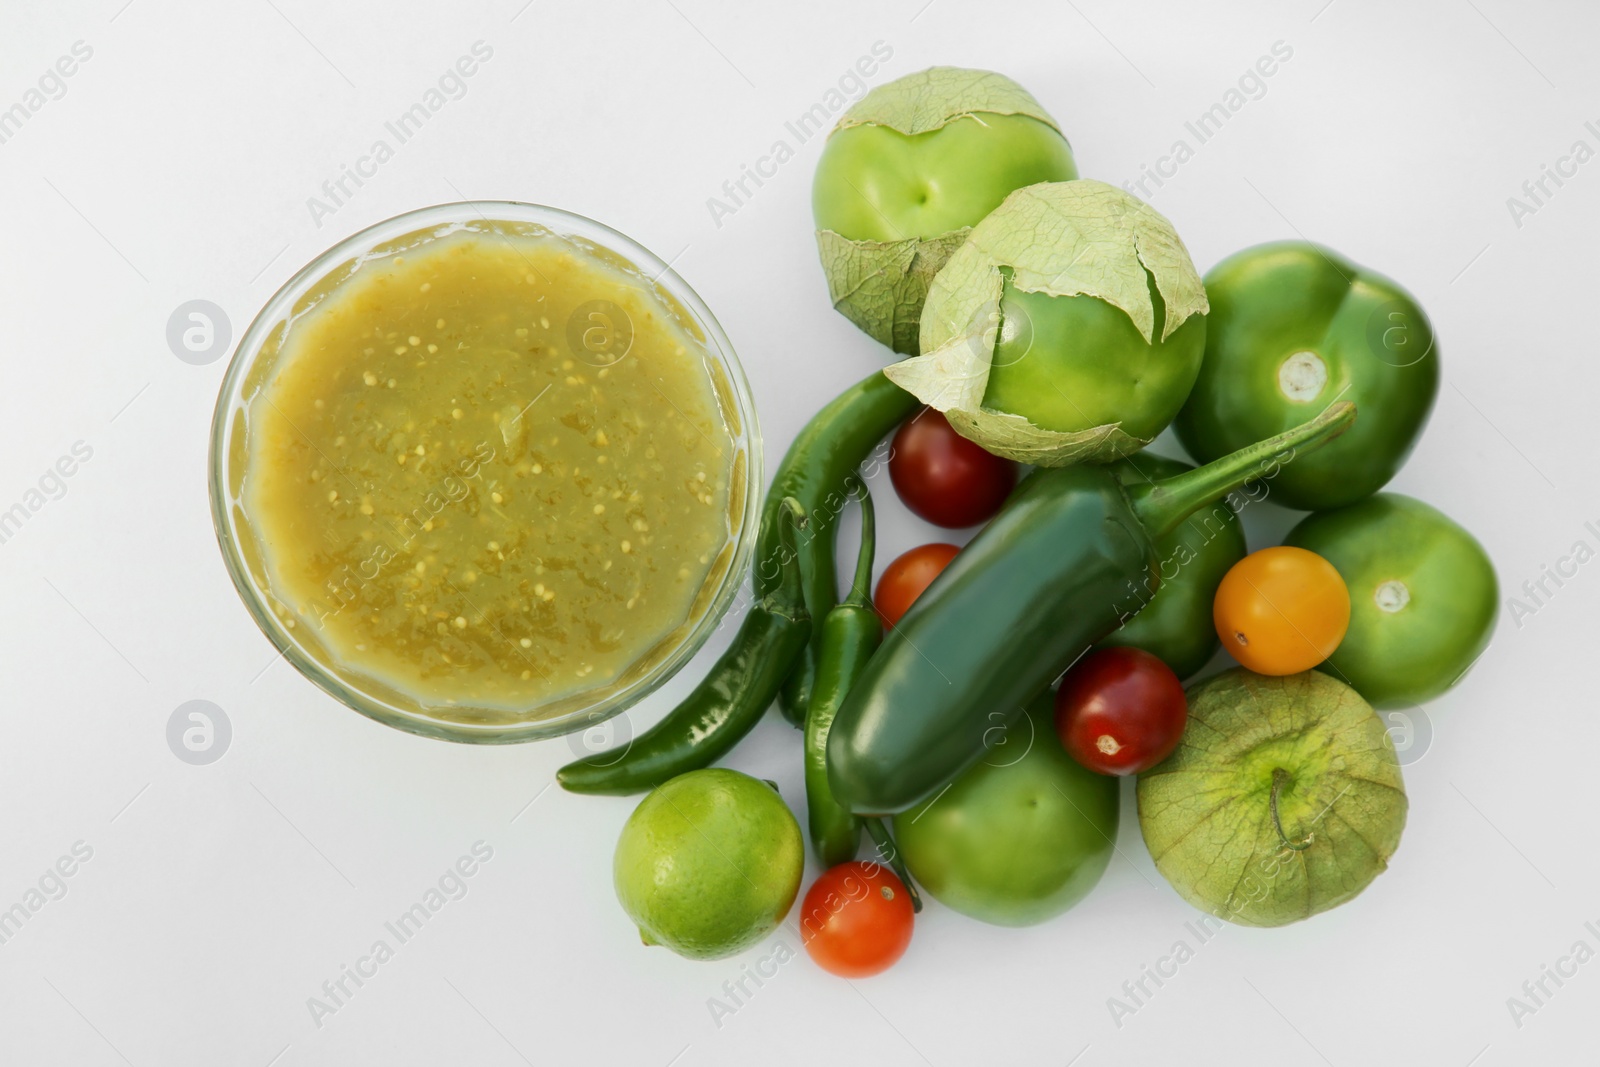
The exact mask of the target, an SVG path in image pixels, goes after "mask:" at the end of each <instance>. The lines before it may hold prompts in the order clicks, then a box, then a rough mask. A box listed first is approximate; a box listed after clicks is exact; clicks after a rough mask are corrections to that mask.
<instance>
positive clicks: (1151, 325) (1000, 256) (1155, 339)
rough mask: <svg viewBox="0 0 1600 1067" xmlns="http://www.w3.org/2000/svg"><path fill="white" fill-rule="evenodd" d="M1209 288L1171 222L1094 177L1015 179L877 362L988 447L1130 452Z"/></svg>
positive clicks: (1191, 364)
mask: <svg viewBox="0 0 1600 1067" xmlns="http://www.w3.org/2000/svg"><path fill="white" fill-rule="evenodd" d="M1206 310H1207V303H1206V293H1205V287H1204V285H1203V284H1202V283H1201V279H1200V273H1199V272H1198V271H1197V270H1195V268H1194V263H1193V262H1192V261H1191V260H1190V258H1189V253H1188V251H1187V250H1186V249H1185V248H1184V246H1183V241H1182V240H1181V239H1179V237H1178V235H1177V233H1176V232H1175V231H1174V230H1173V228H1172V224H1171V223H1170V222H1168V221H1167V220H1166V219H1165V218H1164V217H1162V215H1161V214H1160V213H1159V212H1157V211H1156V210H1155V209H1154V208H1152V207H1150V205H1149V204H1146V203H1145V202H1144V201H1142V200H1140V199H1139V198H1138V197H1136V196H1133V195H1132V194H1130V193H1128V192H1125V191H1124V190H1122V189H1118V188H1117V187H1116V186H1114V185H1107V184H1106V183H1105V182H1097V181H1088V180H1084V181H1070V182H1042V183H1040V184H1038V185H1030V186H1028V187H1027V188H1025V189H1018V190H1017V191H1016V192H1014V193H1012V194H1011V195H1010V196H1008V197H1006V199H1005V201H1004V202H1003V203H1002V204H1001V205H1000V206H999V207H997V208H995V209H994V211H992V212H991V213H990V214H989V216H988V217H987V218H985V219H984V220H983V221H982V222H980V223H978V225H976V226H974V227H973V228H972V233H971V235H970V236H969V237H968V238H967V241H966V243H965V244H963V245H962V246H961V247H960V248H958V249H956V251H955V253H954V254H953V255H951V257H950V261H949V262H948V263H946V264H945V266H944V269H943V270H941V271H940V272H939V275H938V277H936V278H934V280H933V285H932V286H930V287H929V289H928V300H927V303H926V304H925V305H923V309H922V333H921V337H920V340H919V345H920V347H921V354H920V355H917V356H913V357H912V358H910V359H906V360H902V361H901V362H899V363H895V364H893V365H891V366H889V367H885V368H884V374H885V375H887V376H888V378H889V380H891V381H893V382H894V383H895V384H897V385H899V386H900V387H901V388H902V389H905V390H906V391H907V392H909V393H912V394H913V395H915V396H916V397H917V399H919V400H921V401H922V402H923V403H924V404H927V405H929V406H930V407H933V408H937V409H938V410H939V411H942V412H944V415H945V418H947V419H948V420H949V421H950V425H951V426H952V427H954V428H955V430H956V432H957V433H959V434H961V435H962V436H963V437H966V438H968V439H970V440H972V441H975V442H976V443H978V444H979V445H982V446H983V447H984V448H986V449H988V450H989V451H990V452H993V453H995V454H996V455H1000V456H1005V457H1006V458H1008V459H1014V460H1017V461H1019V462H1022V463H1033V464H1036V465H1039V466H1044V467H1065V466H1070V465H1072V464H1074V463H1104V462H1109V461H1110V460H1114V459H1118V458H1120V457H1122V456H1125V455H1128V454H1130V453H1133V452H1137V451H1138V450H1139V449H1141V448H1143V447H1144V446H1145V445H1147V444H1149V443H1150V442H1151V440H1153V439H1154V438H1155V436H1156V435H1157V434H1159V433H1160V432H1161V431H1162V430H1164V429H1166V427H1167V424H1168V423H1170V422H1171V421H1172V418H1173V416H1175V415H1177V413H1178V410H1179V409H1180V408H1181V407H1182V406H1183V403H1184V400H1185V399H1186V398H1187V397H1188V395H1189V389H1190V387H1191V386H1192V385H1193V384H1194V380H1195V376H1196V375H1197V374H1199V373H1200V366H1201V362H1202V360H1203V359H1204V356H1205V339H1206Z"/></svg>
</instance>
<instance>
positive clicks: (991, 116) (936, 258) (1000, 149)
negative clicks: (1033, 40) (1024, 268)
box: [811, 67, 1078, 355]
mask: <svg viewBox="0 0 1600 1067" xmlns="http://www.w3.org/2000/svg"><path fill="white" fill-rule="evenodd" d="M1077 176H1078V169H1077V165H1076V164H1075V163H1074V162H1073V158H1072V146H1071V145H1069V144H1068V143H1067V139H1066V137H1064V136H1062V133H1061V129H1060V127H1058V126H1057V125H1056V121H1055V119H1053V118H1051V117H1050V114H1049V112H1047V111H1045V110H1044V108H1043V107H1041V106H1040V105H1039V102H1038V101H1037V100H1035V99H1034V98H1033V97H1032V96H1031V95H1030V94H1029V93H1028V91H1027V90H1026V89H1024V88H1022V86H1020V85H1018V84H1017V83H1016V82H1014V81H1012V80H1011V79H1010V78H1007V77H1005V76H1004V75H1000V74H994V73H991V72H989V71H982V70H963V69H961V68H957V67H932V68H930V69H928V70H924V71H919V72H918V73H916V74H909V75H907V76H906V77H904V78H899V79H897V80H895V81H892V82H889V83H888V84H886V85H880V86H878V87H877V88H875V89H873V90H872V91H871V92H870V93H868V94H867V95H866V96H864V97H862V98H861V100H860V101H859V102H858V103H857V104H856V105H855V106H854V107H852V108H850V110H849V111H847V112H845V114H844V116H843V117H842V118H840V120H839V122H838V124H837V125H836V126H835V127H834V129H833V132H832V133H830V134H829V135H828V141H827V144H825V145H824V146H823V149H822V158H821V159H819V160H818V161H817V173H816V178H815V179H814V181H813V183H812V187H811V207H812V213H813V214H814V215H815V216H816V223H817V250H818V252H819V253H820V255H821V257H822V268H823V271H824V272H825V273H826V274H827V277H828V294H829V296H830V297H831V298H832V300H833V306H834V307H835V308H836V309H837V310H838V311H839V312H841V313H842V314H843V315H844V316H845V317H846V318H848V319H849V320H850V321H851V322H853V323H855V324H856V325H857V326H859V327H860V328H861V329H862V330H864V331H865V332H866V333H868V334H870V335H871V336H872V337H874V338H876V339H877V340H879V341H881V342H883V343H884V344H886V345H888V346H889V347H890V348H892V349H894V350H895V351H896V352H900V353H903V354H908V355H909V354H912V353H915V352H916V351H917V329H918V321H919V319H920V317H921V315H922V303H923V300H924V298H925V297H926V295H927V291H928V285H929V283H931V282H932V280H933V276H934V275H935V274H937V273H938V271H939V268H940V267H942V266H944V263H945V260H946V259H948V258H949V257H950V254H951V253H952V252H954V251H955V250H956V248H958V247H959V246H960V245H961V243H962V241H964V240H966V236H967V233H968V231H969V230H970V229H971V228H972V227H973V226H975V225H977V224H978V222H979V221H980V220H982V219H983V217H984V216H985V215H987V214H989V212H991V211H993V210H994V209H995V208H996V207H998V206H999V204H1000V202H1001V201H1002V200H1004V199H1005V198H1006V194H1008V193H1010V192H1011V191H1012V190H1013V189H1020V188H1022V187H1023V186H1025V185H1032V184H1034V183H1035V182H1049V181H1065V180H1068V179H1071V178H1076V177H1077Z"/></svg>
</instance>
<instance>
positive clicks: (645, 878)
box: [613, 767, 805, 960]
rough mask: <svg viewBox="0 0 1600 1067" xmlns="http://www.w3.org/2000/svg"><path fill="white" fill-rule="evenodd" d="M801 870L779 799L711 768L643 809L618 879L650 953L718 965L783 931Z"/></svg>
mask: <svg viewBox="0 0 1600 1067" xmlns="http://www.w3.org/2000/svg"><path fill="white" fill-rule="evenodd" d="M804 866H805V852H804V847H803V846H802V845H801V843H800V826H799V824H798V823H796V822H795V820H794V816H793V815H792V814H790V813H789V807H788V805H786V804H785V803H784V802H783V798H782V797H780V796H778V791H777V790H776V789H774V788H772V787H771V786H769V785H767V784H766V783H765V782H761V781H758V780H756V779H754V778H751V777H750V776H749V775H747V774H740V773H739V772H738V771H730V770H724V769H722V768H717V767H714V768H710V769H707V770H700V771H690V772H689V773H688V774H680V775H679V776H678V777H676V778H674V779H672V780H671V781H669V782H666V783H663V784H662V785H659V786H657V787H656V788H655V789H654V790H653V791H652V792H651V793H650V795H649V796H647V797H645V798H644V800H642V801H640V803H639V806H638V807H637V808H635V809H634V812H633V814H632V815H631V816H629V818H628V822H627V824H626V825H625V826H623V828H622V839H621V840H620V841H618V842H617V854H616V859H615V861H614V864H613V871H614V873H615V877H616V884H617V899H618V900H619V901H621V902H622V910H623V911H626V912H627V913H628V917H629V918H631V919H632V920H633V921H634V922H635V923H637V924H638V926H639V935H640V937H641V938H643V940H644V943H645V944H647V945H665V946H666V947H668V948H670V949H671V950H672V951H674V952H676V953H677V954H678V955H680V956H687V957H688V958H689V959H695V960H715V959H721V958H723V957H724V956H731V955H733V954H734V953H736V952H740V951H743V950H744V949H746V948H749V947H750V946H751V945H753V944H755V943H756V942H758V941H760V940H761V939H762V938H763V937H766V936H767V935H768V934H769V933H771V932H772V931H773V930H775V929H777V926H778V923H780V922H782V921H783V917H784V916H785V915H787V914H788V913H789V907H790V906H791V905H792V904H793V903H794V898H795V894H797V893H798V892H799V891H800V875H801V873H802V870H803V868H804Z"/></svg>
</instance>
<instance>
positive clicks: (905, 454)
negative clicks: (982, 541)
mask: <svg viewBox="0 0 1600 1067" xmlns="http://www.w3.org/2000/svg"><path fill="white" fill-rule="evenodd" d="M889 479H890V480H891V481H892V482H894V491H895V492H897V493H899V494H900V499H901V500H903V501H904V502H905V505H906V507H908V508H910V509H911V510H912V511H913V512H915V513H916V514H917V515H919V516H921V517H922V518H924V519H927V520H928V521H929V522H931V523H933V524H934V525H935V526H944V527H948V528H950V529H953V530H957V529H961V528H962V527H966V526H976V525H978V523H980V522H987V521H989V519H991V518H993V517H994V513H995V512H997V511H999V510H1000V505H1001V504H1003V503H1005V499H1006V497H1007V495H1009V494H1010V492H1011V490H1012V488H1013V487H1014V486H1015V485H1016V484H1017V465H1016V464H1015V463H1013V462H1011V461H1010V460H1009V459H1001V458H1000V457H999V456H997V455H995V454H994V453H992V452H986V451H984V450H983V448H981V447H980V446H978V445H975V444H973V443H972V442H971V441H969V440H967V439H966V438H965V437H962V436H961V435H960V434H958V433H956V432H955V430H953V429H951V427H950V423H949V420H947V419H946V418H945V417H944V416H943V415H942V414H940V413H939V412H937V411H935V410H933V409H932V408H923V409H922V410H921V411H920V412H918V413H917V414H915V415H913V416H911V418H909V419H907V420H906V421H905V422H904V423H903V424H902V425H901V427H900V429H899V431H897V432H896V433H895V435H894V444H893V447H892V451H891V452H890V454H889Z"/></svg>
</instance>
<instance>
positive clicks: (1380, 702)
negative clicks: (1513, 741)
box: [1284, 431, 1500, 708]
mask: <svg viewBox="0 0 1600 1067" xmlns="http://www.w3.org/2000/svg"><path fill="white" fill-rule="evenodd" d="M1352 432H1354V431H1352ZM1284 543H1285V544H1289V545H1295V546H1297V547H1299V548H1305V549H1309V550H1310V551H1312V552H1315V553H1316V554H1317V555H1319V556H1321V557H1322V558H1323V559H1325V560H1327V561H1328V562H1329V563H1331V564H1333V566H1334V568H1335V569H1336V570H1338V572H1339V574H1340V576H1341V577H1342V578H1344V582H1345V585H1346V587H1348V588H1349V590H1350V628H1349V629H1348V630H1347V631H1346V632H1345V635H1344V640H1343V641H1342V642H1340V644H1339V647H1338V649H1337V650H1336V651H1335V652H1334V653H1333V655H1332V656H1330V657H1329V658H1328V661H1327V663H1325V664H1323V665H1322V667H1321V668H1319V669H1320V670H1323V671H1325V672H1327V673H1329V674H1331V675H1333V676H1334V677H1335V678H1339V679H1342V680H1343V681H1346V682H1348V683H1349V684H1350V685H1352V686H1354V687H1355V689H1356V691H1357V692H1359V693H1360V694H1361V695H1362V696H1364V697H1366V698H1367V700H1368V701H1370V702H1371V703H1372V705H1373V707H1377V708H1403V707H1413V706H1415V705H1417V704H1421V703H1423V702H1424V701H1428V700H1432V699H1433V698H1434V697H1436V696H1438V695H1439V694H1441V693H1443V692H1444V691H1445V690H1447V689H1449V688H1450V687H1451V686H1453V685H1455V684H1456V682H1458V681H1460V680H1461V678H1462V676H1463V675H1465V674H1466V672H1467V669H1468V668H1470V667H1471V666H1472V665H1473V663H1475V662H1476V661H1477V659H1478V657H1479V656H1480V655H1482V653H1483V650H1484V649H1485V648H1487V647H1488V645H1489V639H1490V638H1491V637H1492V636H1493V634H1494V627H1495V621H1496V620H1497V619H1498V618H1499V607H1500V584H1499V581H1498V580H1497V579H1496V577H1495V571H1494V564H1493V563H1492V562H1491V561H1490V559H1489V554H1488V553H1487V552H1485V551H1484V548H1483V545H1481V544H1479V543H1478V540H1477V538H1475V537H1473V536H1472V535H1471V534H1470V533H1468V532H1467V531H1466V530H1465V529H1463V528H1462V527H1461V526H1460V525H1459V524H1458V523H1456V522H1455V521H1454V520H1452V519H1451V518H1450V517H1449V516H1448V515H1446V514H1444V513H1443V512H1442V511H1439V510H1438V509H1437V508H1434V507H1430V506H1429V505H1427V504H1424V503H1423V502H1422V501H1420V500H1414V499H1412V498H1411V497H1408V496H1401V495H1400V494H1399V493H1379V494H1377V495H1376V496H1371V497H1368V498H1367V499H1366V500H1363V501H1361V502H1360V503H1359V504H1352V505H1350V506H1349V507H1347V508H1339V509H1337V510H1335V511H1323V512H1318V513H1317V514H1315V515H1310V516H1308V517H1306V518H1305V519H1304V520H1302V521H1301V522H1300V524H1299V525H1298V526H1296V527H1295V528H1294V529H1293V530H1291V531H1289V536H1288V537H1287V538H1286V539H1285V541H1284Z"/></svg>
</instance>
